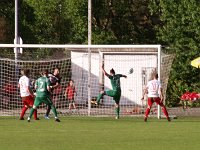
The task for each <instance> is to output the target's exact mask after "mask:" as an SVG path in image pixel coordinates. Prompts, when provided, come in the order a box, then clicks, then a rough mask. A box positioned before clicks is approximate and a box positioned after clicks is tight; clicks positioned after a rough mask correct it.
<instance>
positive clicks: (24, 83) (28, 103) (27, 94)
mask: <svg viewBox="0 0 200 150" xmlns="http://www.w3.org/2000/svg"><path fill="white" fill-rule="evenodd" d="M21 74H22V77H20V79H19V84H18V87H19V88H20V96H21V97H22V101H23V104H24V106H23V108H22V112H21V115H20V120H24V114H25V113H26V111H27V109H28V108H31V107H33V103H34V94H33V91H32V90H31V88H30V79H29V77H28V76H29V74H30V70H28V69H27V70H26V69H25V70H22V71H21ZM34 119H35V120H39V118H37V110H36V111H35V112H34Z"/></svg>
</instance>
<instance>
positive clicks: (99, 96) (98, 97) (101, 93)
mask: <svg viewBox="0 0 200 150" xmlns="http://www.w3.org/2000/svg"><path fill="white" fill-rule="evenodd" d="M105 94H106V92H105V91H103V90H102V91H101V92H100V93H99V95H98V96H97V102H96V104H97V105H99V103H100V100H101V99H102V97H103V96H104V95H105Z"/></svg>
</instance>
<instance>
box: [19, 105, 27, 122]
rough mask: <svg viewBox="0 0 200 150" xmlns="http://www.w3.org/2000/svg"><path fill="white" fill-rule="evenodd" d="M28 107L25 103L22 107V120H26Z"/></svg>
mask: <svg viewBox="0 0 200 150" xmlns="http://www.w3.org/2000/svg"><path fill="white" fill-rule="evenodd" d="M27 109H28V107H27V105H24V106H23V108H22V111H21V115H20V120H24V115H25V113H26V111H27Z"/></svg>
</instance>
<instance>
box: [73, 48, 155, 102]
mask: <svg viewBox="0 0 200 150" xmlns="http://www.w3.org/2000/svg"><path fill="white" fill-rule="evenodd" d="M99 56H100V55H99V53H92V55H91V72H92V76H91V84H92V92H91V95H92V97H95V96H97V95H98V93H99V80H100V79H99V74H100V73H101V72H100V73H99V71H101V70H100V69H99V68H100V67H101V66H99V64H100V60H101V59H100V58H99ZM71 58H72V59H71V60H72V79H74V80H75V84H76V88H77V91H78V96H77V99H76V101H77V102H79V103H85V101H87V94H88V93H87V92H88V87H87V83H88V80H87V78H88V58H87V54H86V53H83V52H71ZM104 59H105V61H104V65H105V70H106V71H107V72H108V73H109V71H110V69H111V68H114V69H115V72H116V73H117V74H118V73H119V74H125V75H127V76H128V78H127V79H125V78H122V79H121V89H122V97H121V104H127V105H129V104H133V103H135V104H138V105H142V102H141V100H140V99H141V96H142V89H143V84H144V83H143V81H142V70H145V71H146V78H145V80H148V78H149V74H150V72H151V70H152V68H156V67H157V55H141V54H140V55H110V54H105V55H104ZM130 68H133V69H134V73H133V74H130V75H129V74H128V72H129V69H130ZM104 87H105V90H107V89H111V84H110V81H109V79H108V78H105V80H104ZM112 103H114V101H113V100H112V98H109V97H108V96H105V97H104V104H112Z"/></svg>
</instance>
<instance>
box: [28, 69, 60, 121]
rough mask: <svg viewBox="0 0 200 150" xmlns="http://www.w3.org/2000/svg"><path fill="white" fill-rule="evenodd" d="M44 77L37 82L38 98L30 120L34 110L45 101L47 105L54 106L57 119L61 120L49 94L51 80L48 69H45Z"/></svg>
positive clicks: (53, 109)
mask: <svg viewBox="0 0 200 150" xmlns="http://www.w3.org/2000/svg"><path fill="white" fill-rule="evenodd" d="M42 75H43V76H42V77H40V78H39V79H37V81H36V83H35V89H36V98H35V102H34V105H33V108H32V109H31V111H30V115H29V117H28V122H30V119H31V117H32V115H33V112H34V110H35V109H37V107H38V106H39V105H40V104H41V103H45V104H46V105H47V106H49V107H51V108H52V111H53V114H54V115H55V121H57V122H60V120H59V119H58V116H57V111H56V108H55V106H54V105H53V103H52V101H51V98H50V96H49V91H50V80H49V79H48V78H47V75H48V71H47V70H44V71H43V72H42Z"/></svg>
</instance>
